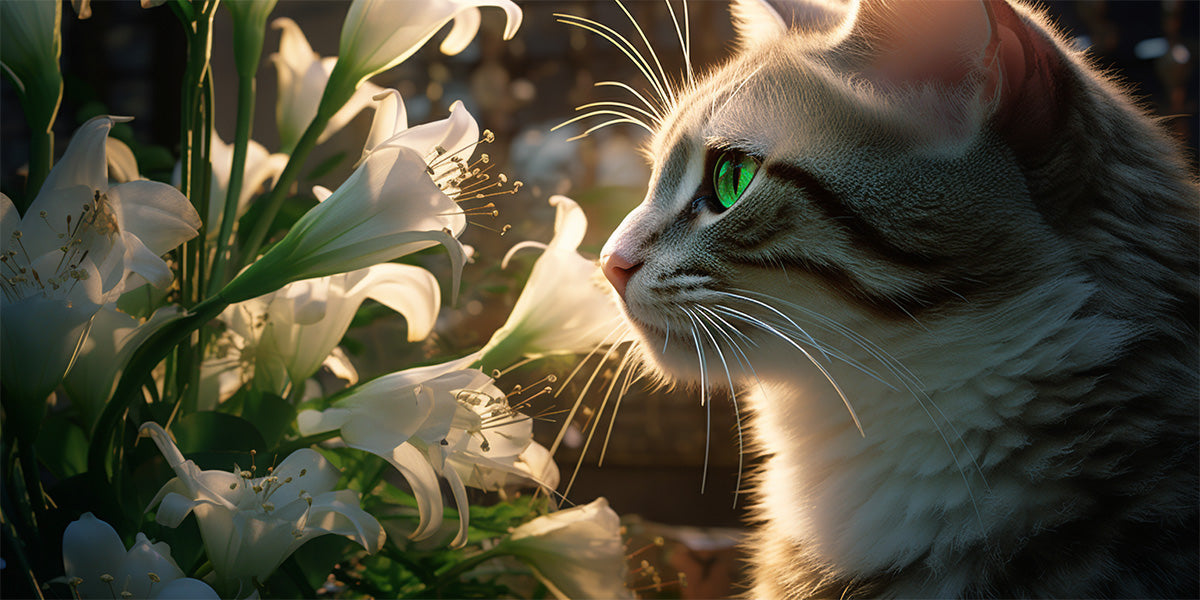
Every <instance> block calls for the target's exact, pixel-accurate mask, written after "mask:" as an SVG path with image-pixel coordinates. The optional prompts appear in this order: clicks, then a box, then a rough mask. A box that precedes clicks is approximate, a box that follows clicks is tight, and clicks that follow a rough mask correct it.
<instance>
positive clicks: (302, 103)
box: [271, 17, 383, 149]
mask: <svg viewBox="0 0 1200 600" xmlns="http://www.w3.org/2000/svg"><path fill="white" fill-rule="evenodd" d="M271 26H272V27H274V28H275V29H280V30H282V31H281V34H280V37H279V52H276V53H275V54H272V55H271V61H272V62H274V63H275V70H276V72H277V73H278V76H279V92H278V98H279V100H278V103H277V104H276V105H275V123H276V126H277V127H278V128H279V142H280V145H281V147H283V148H285V149H290V148H294V147H295V146H296V142H297V141H299V140H300V136H301V135H302V134H303V133H304V129H305V128H306V127H308V124H309V123H310V122H312V120H313V117H315V116H317V107H318V106H319V105H320V103H321V94H322V92H323V91H324V90H325V85H326V84H327V83H328V82H329V74H330V73H332V72H333V67H334V65H335V64H336V63H337V60H338V59H337V57H336V56H330V57H326V58H322V57H320V56H319V55H317V53H316V52H313V49H312V46H310V45H309V44H308V39H307V38H305V37H304V32H302V31H300V26H299V25H297V24H296V22H295V21H293V20H291V19H289V18H287V17H280V18H278V19H275V20H274V21H272V22H271ZM382 90H383V88H381V87H379V86H377V85H375V84H373V83H371V82H363V84H362V85H361V86H359V88H358V89H357V90H355V92H354V95H352V96H351V97H350V99H349V100H348V101H347V102H346V104H345V105H343V106H342V107H341V108H340V109H339V110H338V111H337V112H336V113H334V115H333V117H332V118H330V120H329V124H328V125H326V126H325V130H324V131H322V132H321V135H320V137H318V138H317V143H321V142H324V141H325V140H326V139H329V136H331V135H333V134H335V133H337V132H338V131H340V130H341V129H342V128H343V127H345V126H346V124H347V123H349V122H350V121H351V120H353V119H354V117H355V116H357V115H358V113H359V112H361V111H362V109H364V108H366V107H367V106H369V105H370V104H371V98H372V97H373V96H375V95H376V94H378V93H379V92H380V91H382Z"/></svg>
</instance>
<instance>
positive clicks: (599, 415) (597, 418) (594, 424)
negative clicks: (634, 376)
mask: <svg viewBox="0 0 1200 600" xmlns="http://www.w3.org/2000/svg"><path fill="white" fill-rule="evenodd" d="M630 356H631V355H630V354H629V353H628V352H626V353H625V355H624V356H622V357H621V362H620V363H619V364H618V365H617V371H616V373H614V374H613V378H612V381H611V382H610V383H609V384H608V390H606V391H605V392H604V398H603V399H602V400H601V401H600V408H599V409H597V410H596V413H595V414H594V415H593V416H592V418H591V423H590V424H591V430H590V431H589V432H588V434H587V437H586V438H585V439H584V442H583V448H582V449H581V450H580V451H579V460H578V461H576V462H575V471H574V472H573V473H571V479H570V481H568V482H567V487H566V488H564V489H563V494H569V493H570V492H571V487H572V486H574V485H575V478H576V477H578V476H579V470H580V469H581V468H583V459H584V458H586V457H587V451H588V448H589V447H591V445H592V439H593V438H595V436H596V430H597V429H598V428H599V427H600V422H601V421H602V420H603V416H604V409H605V408H606V407H607V406H608V399H609V397H611V396H612V391H613V388H615V387H616V385H617V381H618V380H619V379H620V378H621V372H622V371H623V370H624V369H625V367H626V366H627V365H628V364H629V359H630ZM584 427H585V429H586V428H587V426H586V425H585V426H584Z"/></svg>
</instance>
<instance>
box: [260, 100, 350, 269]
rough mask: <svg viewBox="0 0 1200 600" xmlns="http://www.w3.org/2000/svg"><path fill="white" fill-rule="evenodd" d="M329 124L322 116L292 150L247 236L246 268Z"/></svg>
mask: <svg viewBox="0 0 1200 600" xmlns="http://www.w3.org/2000/svg"><path fill="white" fill-rule="evenodd" d="M328 123H329V119H328V118H326V119H324V120H322V119H321V115H320V113H318V114H317V117H316V118H315V119H313V121H312V123H309V125H308V129H305V130H304V135H302V136H300V141H299V142H296V148H295V149H293V150H292V155H291V156H289V157H288V163H287V166H285V167H284V168H283V172H282V173H280V174H279V178H278V179H276V180H275V186H274V187H272V188H271V193H270V194H268V195H267V197H266V199H265V200H262V201H261V202H263V203H264V208H263V210H262V213H260V214H259V215H258V220H257V221H255V223H254V228H253V229H251V230H250V233H249V234H248V235H247V236H246V242H245V244H243V245H242V251H241V257H242V261H243V262H244V263H246V264H249V263H251V262H254V259H255V258H257V257H258V251H259V249H260V248H261V247H262V244H263V242H264V241H266V239H267V234H268V233H270V231H271V225H272V224H273V223H274V222H275V216H276V215H277V214H279V209H280V207H282V206H283V201H284V200H285V199H287V195H288V189H289V188H291V187H292V184H293V183H295V182H296V179H298V178H299V175H300V169H301V168H303V166H304V161H305V159H306V158H308V154H309V153H310V152H312V149H313V148H314V147H316V145H317V138H318V137H320V136H321V132H322V131H324V130H325V126H326V125H327V124H328Z"/></svg>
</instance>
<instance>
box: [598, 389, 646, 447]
mask: <svg viewBox="0 0 1200 600" xmlns="http://www.w3.org/2000/svg"><path fill="white" fill-rule="evenodd" d="M636 368H637V367H636V366H634V365H630V366H629V368H628V369H626V371H625V382H624V383H622V384H621V390H620V391H618V392H617V400H616V402H614V403H613V410H612V416H611V417H609V420H608V430H607V431H606V432H605V433H604V443H603V444H601V445H600V460H599V461H598V462H597V463H596V464H597V466H603V465H604V455H605V454H607V453H608V441H609V439H611V438H612V430H613V425H616V423H617V413H618V412H620V410H621V400H622V399H624V398H625V394H627V393H629V387H630V386H631V385H633V382H634V381H637V380H638V379H639V378H640V377H641V375H638V376H637V377H633V372H634V370H635V369H636ZM613 381H616V377H614V378H613Z"/></svg>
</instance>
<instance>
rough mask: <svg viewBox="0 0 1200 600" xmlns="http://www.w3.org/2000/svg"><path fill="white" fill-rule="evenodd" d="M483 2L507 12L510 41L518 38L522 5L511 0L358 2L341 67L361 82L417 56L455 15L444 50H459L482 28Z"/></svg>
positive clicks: (350, 15)
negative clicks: (516, 36) (480, 26)
mask: <svg viewBox="0 0 1200 600" xmlns="http://www.w3.org/2000/svg"><path fill="white" fill-rule="evenodd" d="M481 6H495V7H497V8H501V9H503V10H504V13H505V15H506V18H507V21H506V23H505V27H504V39H506V40H508V39H512V37H513V35H515V34H516V33H517V29H518V28H519V27H520V26H521V9H520V8H519V7H518V6H517V5H516V4H514V3H513V2H512V1H511V0H426V1H423V2H412V1H406V2H393V1H390V0H354V2H353V3H352V4H351V5H350V10H349V12H347V13H346V21H345V22H344V23H343V24H342V37H341V41H340V43H339V44H338V57H339V61H340V62H341V64H340V65H339V70H344V71H345V73H347V79H348V80H349V81H351V82H353V84H354V85H357V84H358V83H359V82H361V81H363V80H365V79H367V78H369V77H371V76H372V75H374V74H376V73H379V72H381V71H385V70H387V69H390V68H392V67H394V66H396V65H398V64H400V63H401V62H403V61H404V60H405V59H407V58H408V57H409V56H412V54H413V53H414V52H416V51H417V50H418V49H419V48H420V47H421V46H424V45H425V42H427V41H429V38H431V37H433V34H435V33H437V31H438V30H439V29H441V28H442V26H444V25H445V24H446V23H448V22H450V20H451V19H453V20H454V27H453V28H452V29H451V30H450V33H449V34H448V35H447V36H446V39H444V40H442V44H441V51H442V52H443V53H444V54H450V55H453V54H458V53H459V52H462V51H463V49H465V48H466V47H467V45H468V44H470V43H471V40H472V39H474V38H475V34H476V33H477V32H478V31H479V23H480V14H479V7H481Z"/></svg>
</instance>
